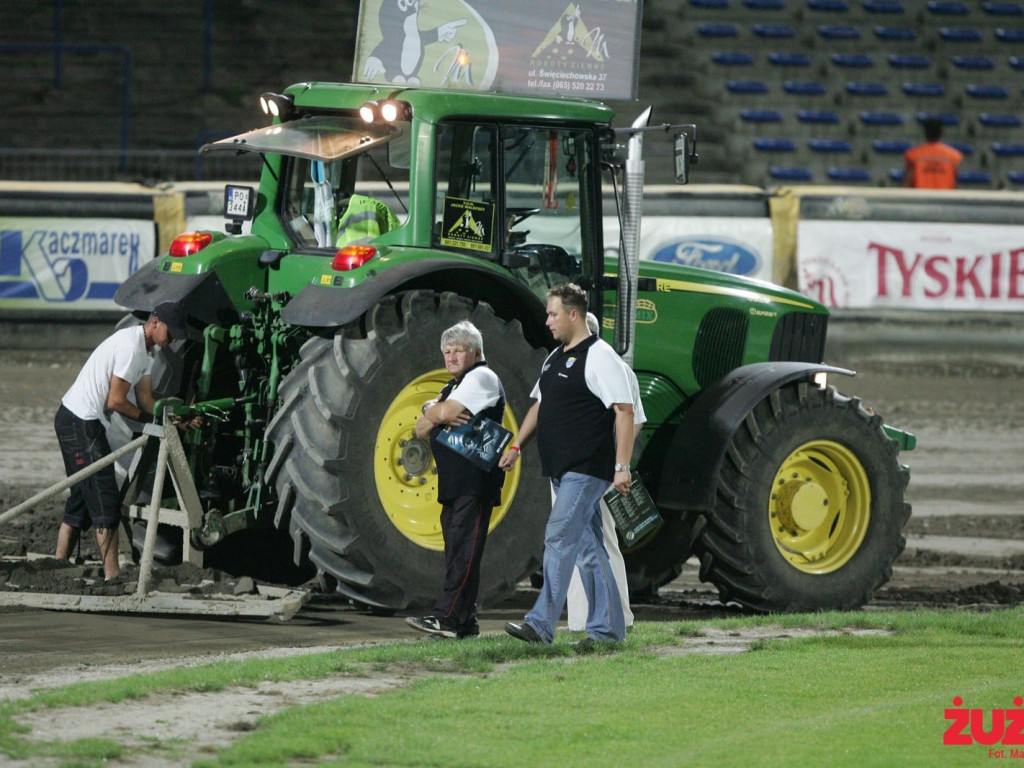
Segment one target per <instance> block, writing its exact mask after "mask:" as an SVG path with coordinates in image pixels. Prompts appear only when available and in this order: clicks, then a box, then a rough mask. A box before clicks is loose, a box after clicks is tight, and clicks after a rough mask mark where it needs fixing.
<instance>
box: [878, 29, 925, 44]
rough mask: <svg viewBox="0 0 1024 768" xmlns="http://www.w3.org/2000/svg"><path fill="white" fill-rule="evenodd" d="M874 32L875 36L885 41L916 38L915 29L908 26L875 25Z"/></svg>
mask: <svg viewBox="0 0 1024 768" xmlns="http://www.w3.org/2000/svg"><path fill="white" fill-rule="evenodd" d="M874 32H875V37H877V38H878V39H879V40H885V41H887V42H894V41H900V40H907V41H909V40H916V39H917V30H916V29H911V28H910V27H875V29H874Z"/></svg>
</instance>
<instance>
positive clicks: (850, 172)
mask: <svg viewBox="0 0 1024 768" xmlns="http://www.w3.org/2000/svg"><path fill="white" fill-rule="evenodd" d="M825 173H826V175H827V176H828V178H829V180H830V181H835V182H839V183H840V184H851V183H859V182H865V181H871V174H870V173H868V172H867V171H866V170H864V169H863V168H835V167H831V168H828V169H827V170H826V171H825Z"/></svg>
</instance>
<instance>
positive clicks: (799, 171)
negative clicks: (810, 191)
mask: <svg viewBox="0 0 1024 768" xmlns="http://www.w3.org/2000/svg"><path fill="white" fill-rule="evenodd" d="M768 176H769V177H770V178H772V179H773V180H775V181H813V180H814V174H813V173H811V171H810V169H809V168H803V167H801V166H796V165H770V166H768Z"/></svg>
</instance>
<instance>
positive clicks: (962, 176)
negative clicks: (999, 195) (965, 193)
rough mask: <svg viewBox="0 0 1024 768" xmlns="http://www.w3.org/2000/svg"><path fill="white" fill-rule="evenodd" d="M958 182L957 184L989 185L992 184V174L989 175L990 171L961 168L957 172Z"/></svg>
mask: <svg viewBox="0 0 1024 768" xmlns="http://www.w3.org/2000/svg"><path fill="white" fill-rule="evenodd" d="M956 183H957V186H968V185H971V184H980V185H984V186H989V185H991V184H992V176H990V175H989V173H988V171H968V170H960V171H957V172H956Z"/></svg>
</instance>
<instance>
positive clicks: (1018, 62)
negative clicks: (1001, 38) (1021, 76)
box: [1009, 56, 1024, 69]
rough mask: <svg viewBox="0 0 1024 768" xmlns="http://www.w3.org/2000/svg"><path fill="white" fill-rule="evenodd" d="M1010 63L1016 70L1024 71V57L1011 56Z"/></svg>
mask: <svg viewBox="0 0 1024 768" xmlns="http://www.w3.org/2000/svg"><path fill="white" fill-rule="evenodd" d="M1009 62H1010V66H1011V67H1013V68H1014V69H1024V56H1011V57H1010V59H1009Z"/></svg>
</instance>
